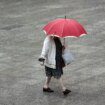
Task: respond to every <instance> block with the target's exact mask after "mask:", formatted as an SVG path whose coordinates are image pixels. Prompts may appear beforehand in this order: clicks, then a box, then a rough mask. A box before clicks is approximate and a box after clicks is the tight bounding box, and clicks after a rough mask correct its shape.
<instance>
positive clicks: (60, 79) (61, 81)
mask: <svg viewBox="0 0 105 105" xmlns="http://www.w3.org/2000/svg"><path fill="white" fill-rule="evenodd" d="M59 81H60V85H61V87H62V91H63V94H64V95H67V94H69V93H70V92H71V90H68V89H66V87H65V86H64V83H63V79H62V76H61V77H60V78H59Z"/></svg>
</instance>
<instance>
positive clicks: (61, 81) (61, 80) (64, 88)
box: [59, 76, 66, 91]
mask: <svg viewBox="0 0 105 105" xmlns="http://www.w3.org/2000/svg"><path fill="white" fill-rule="evenodd" d="M59 82H60V85H61V88H62V90H63V91H65V90H66V87H65V86H64V83H63V79H62V76H61V77H60V78H59Z"/></svg>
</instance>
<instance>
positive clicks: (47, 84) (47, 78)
mask: <svg viewBox="0 0 105 105" xmlns="http://www.w3.org/2000/svg"><path fill="white" fill-rule="evenodd" d="M50 81H51V77H48V76H46V80H45V84H44V88H49V83H50Z"/></svg>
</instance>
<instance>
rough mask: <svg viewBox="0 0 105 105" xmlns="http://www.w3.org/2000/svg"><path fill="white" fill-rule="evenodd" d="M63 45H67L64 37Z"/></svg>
mask: <svg viewBox="0 0 105 105" xmlns="http://www.w3.org/2000/svg"><path fill="white" fill-rule="evenodd" d="M63 45H64V46H65V38H63Z"/></svg>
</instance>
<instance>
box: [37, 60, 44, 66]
mask: <svg viewBox="0 0 105 105" xmlns="http://www.w3.org/2000/svg"><path fill="white" fill-rule="evenodd" d="M38 60H39V61H40V65H41V66H43V65H44V61H45V59H44V58H39V59H38Z"/></svg>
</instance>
